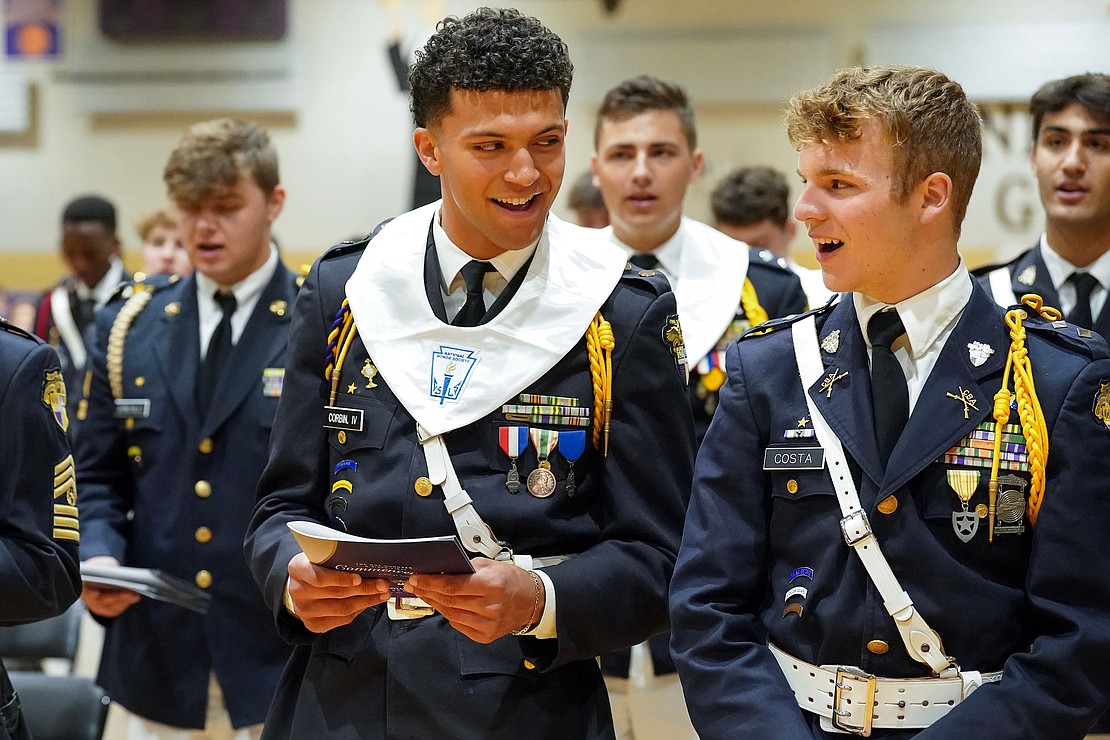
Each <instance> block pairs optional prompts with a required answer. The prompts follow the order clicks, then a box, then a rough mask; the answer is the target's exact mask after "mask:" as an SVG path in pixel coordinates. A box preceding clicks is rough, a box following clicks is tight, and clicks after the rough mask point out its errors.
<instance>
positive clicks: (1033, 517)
mask: <svg viewBox="0 0 1110 740" xmlns="http://www.w3.org/2000/svg"><path fill="white" fill-rule="evenodd" d="M1021 302H1022V304H1023V305H1025V306H1028V307H1029V308H1030V309H1032V310H1033V311H1036V312H1037V313H1038V314H1040V315H1041V317H1043V318H1044V319H1045V320H1046V321H1059V320H1060V318H1061V314H1060V311H1058V310H1057V309H1055V308H1052V307H1051V306H1046V305H1044V301H1043V300H1042V299H1041V297H1040V296H1039V295H1035V294H1032V293H1030V294H1026V295H1024V296H1022V298H1021ZM1028 315H1029V314H1027V313H1026V312H1025V310H1024V309H1021V308H1015V309H1011V310H1010V311H1007V312H1006V325H1007V326H1009V327H1010V351H1009V353H1008V354H1007V355H1006V369H1005V370H1004V371H1003V373H1002V387H1001V388H999V389H998V393H996V394H995V395H994V411H993V416H994V457H993V458H992V460H991V480H990V483H989V484H988V489H987V493H988V504H989V505H988V507H987V508H988V512H987V517H988V520H989V541H991V542H993V541H994V513H995V504H996V502H997V499H998V466H999V462H1000V461H1001V459H1002V458H1001V450H1002V427H1003V425H1005V424H1006V423H1007V422H1008V421H1009V420H1010V401H1011V399H1012V398H1013V396H1014V395H1016V396H1017V408H1018V417H1019V418H1020V420H1021V433H1022V435H1023V436H1024V437H1025V447H1026V451H1027V453H1028V455H1029V473H1030V478H1031V479H1030V482H1029V498H1028V500H1027V502H1026V507H1025V514H1026V517H1028V519H1029V526H1031V527H1032V526H1034V525H1035V524H1036V523H1037V514H1038V513H1039V512H1040V510H1041V502H1042V501H1043V500H1044V470H1045V465H1046V464H1047V462H1048V428H1047V427H1046V426H1045V421H1044V413H1043V412H1042V411H1041V402H1040V400H1038V398H1037V388H1036V386H1035V385H1034V383H1033V366H1032V364H1031V363H1030V362H1029V350H1028V349H1026V347H1025V327H1024V326H1023V325H1022V321H1023V320H1024V319H1025V318H1027V317H1028ZM1011 373H1012V374H1013V379H1014V390H1013V391H1011V390H1010V389H1009V388H1008V387H1007V386H1008V385H1009V382H1010V375H1011Z"/></svg>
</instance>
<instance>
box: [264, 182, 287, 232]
mask: <svg viewBox="0 0 1110 740" xmlns="http://www.w3.org/2000/svg"><path fill="white" fill-rule="evenodd" d="M284 207H285V188H283V187H282V186H281V185H275V186H274V190H273V192H271V193H270V197H268V198H267V199H266V219H267V220H268V221H269V222H270V223H271V224H272V223H273V222H274V221H275V220H276V219H277V217H278V214H280V213H281V209H282V208H284Z"/></svg>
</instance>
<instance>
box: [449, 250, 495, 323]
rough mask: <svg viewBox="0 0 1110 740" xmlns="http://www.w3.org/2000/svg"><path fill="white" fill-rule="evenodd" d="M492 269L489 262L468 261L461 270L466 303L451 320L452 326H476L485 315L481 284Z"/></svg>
mask: <svg viewBox="0 0 1110 740" xmlns="http://www.w3.org/2000/svg"><path fill="white" fill-rule="evenodd" d="M492 269H493V265H491V264H490V263H489V262H482V261H481V260H470V261H469V262H467V263H466V264H465V265H463V268H462V271H461V272H462V276H463V282H464V283H466V303H464V304H463V307H462V308H460V309H459V312H458V313H457V314H455V318H454V319H452V320H451V323H452V325H454V326H477V325H478V324H480V323H481V322H482V317H483V316H485V315H486V299H485V294H484V290H483V288H482V282H483V281H484V280H485V278H486V273H487V272H489V271H491V270H492Z"/></svg>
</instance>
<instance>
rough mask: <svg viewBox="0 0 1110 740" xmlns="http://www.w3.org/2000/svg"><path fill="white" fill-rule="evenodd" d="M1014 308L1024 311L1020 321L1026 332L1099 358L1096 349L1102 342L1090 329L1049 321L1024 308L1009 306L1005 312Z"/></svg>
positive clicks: (1061, 321) (1093, 357)
mask: <svg viewBox="0 0 1110 740" xmlns="http://www.w3.org/2000/svg"><path fill="white" fill-rule="evenodd" d="M1015 308H1021V309H1024V310H1025V313H1026V317H1025V318H1024V319H1022V326H1024V327H1025V328H1026V330H1027V331H1031V332H1036V334H1037V335H1038V336H1042V337H1045V338H1046V339H1047V340H1048V341H1051V342H1052V343H1053V344H1058V345H1064V346H1065V347H1068V348H1070V349H1072V350H1074V351H1076V352H1080V353H1082V354H1085V355H1087V356H1089V357H1091V358H1092V359H1095V358H1097V357H1099V356H1101V355H1100V354H1099V353H1098V352H1097V347H1098V345H1099V344H1100V343H1101V342H1102V337H1101V336H1100V335H1098V334H1096V333H1095V332H1093V331H1091V330H1090V329H1083V328H1082V327H1078V326H1076V325H1075V324H1069V323H1068V322H1066V321H1063V320H1058V321H1049V320H1048V319H1046V318H1044V317H1043V316H1040V315H1039V314H1038V313H1037V312H1036V311H1030V310H1029V309H1028V307H1026V306H1010V307H1009V308H1008V309H1006V310H1007V311H1010V310H1012V309H1015Z"/></svg>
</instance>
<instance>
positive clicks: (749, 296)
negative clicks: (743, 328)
mask: <svg viewBox="0 0 1110 740" xmlns="http://www.w3.org/2000/svg"><path fill="white" fill-rule="evenodd" d="M740 306H741V307H742V308H743V309H744V315H745V316H747V317H748V323H749V324H750V325H751V326H758V325H760V324H762V323H763V322H764V321H766V320H767V319H768V318H769V317H768V316H767V312H766V311H765V310H764V309H763V306H761V305H759V296H757V295H756V294H755V286H754V285H752V279H751V278H749V277H745V278H744V288H743V289H742V290H741V291H740Z"/></svg>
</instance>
